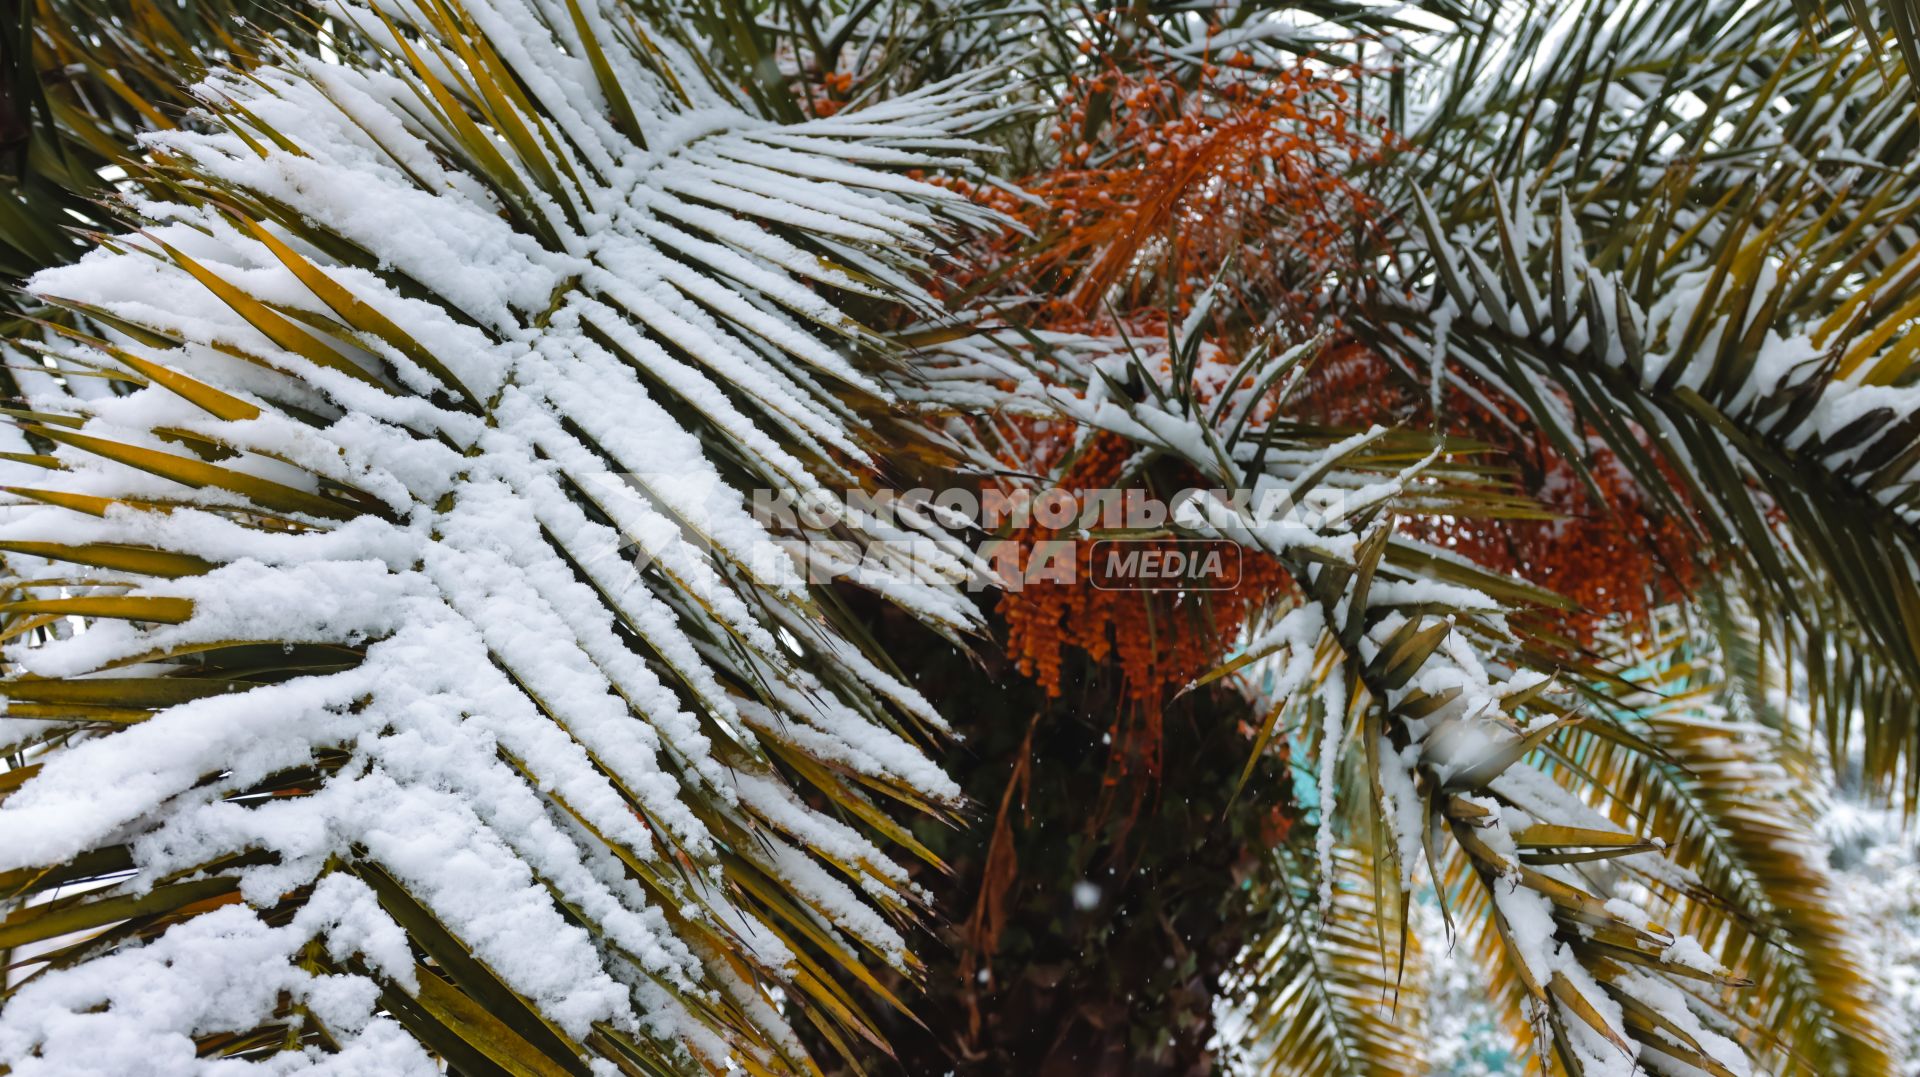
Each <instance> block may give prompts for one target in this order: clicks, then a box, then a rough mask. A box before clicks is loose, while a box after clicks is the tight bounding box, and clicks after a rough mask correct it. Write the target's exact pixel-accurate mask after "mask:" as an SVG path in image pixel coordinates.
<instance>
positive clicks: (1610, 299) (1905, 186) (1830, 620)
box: [1369, 3, 1920, 788]
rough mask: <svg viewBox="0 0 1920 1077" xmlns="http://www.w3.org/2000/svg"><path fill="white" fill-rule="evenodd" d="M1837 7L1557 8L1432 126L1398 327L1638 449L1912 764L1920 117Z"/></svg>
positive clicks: (1566, 423)
mask: <svg viewBox="0 0 1920 1077" xmlns="http://www.w3.org/2000/svg"><path fill="white" fill-rule="evenodd" d="M1830 14H1831V16H1832V20H1833V21H1832V25H1831V26H1830V27H1829V28H1827V29H1824V30H1822V31H1821V32H1820V33H1819V34H1817V35H1816V34H1815V33H1814V32H1813V31H1810V30H1808V29H1806V28H1805V27H1804V26H1803V25H1802V24H1801V21H1800V19H1799V16H1798V14H1797V13H1796V12H1794V11H1793V10H1792V8H1791V6H1790V5H1786V4H1780V5H1762V6H1759V7H1747V8H1741V9H1738V10H1737V11H1736V10H1735V9H1731V8H1720V7H1714V6H1711V5H1682V6H1681V7H1678V8H1676V7H1673V6H1671V5H1650V4H1636V3H1624V4H1610V5H1598V6H1595V5H1587V6H1568V7H1564V8H1560V9H1556V13H1555V14H1553V15H1552V16H1551V17H1548V18H1545V19H1541V20H1537V21H1538V26H1537V28H1536V33H1537V35H1538V37H1537V39H1526V40H1521V41H1518V42H1515V43H1514V44H1512V46H1511V47H1510V48H1507V49H1505V50H1504V51H1503V53H1502V58H1501V59H1500V60H1499V62H1498V63H1495V64H1494V70H1496V71H1498V72H1500V73H1501V74H1500V75H1498V76H1496V77H1491V78H1487V79H1485V80H1484V88H1483V89H1479V90H1473V91H1469V90H1468V89H1467V88H1465V86H1464V84H1462V85H1461V86H1460V87H1457V88H1456V90H1455V91H1452V92H1449V93H1448V94H1447V95H1446V96H1445V97H1444V98H1443V102H1444V104H1443V106H1442V107H1441V108H1439V109H1438V110H1437V111H1436V113H1435V114H1434V115H1433V116H1432V117H1431V118H1429V119H1428V120H1427V121H1426V122H1425V124H1424V125H1423V126H1420V127H1418V128H1417V132H1416V140H1417V142H1418V143H1419V144H1420V145H1421V146H1422V147H1423V149H1425V150H1427V151H1428V152H1427V153H1426V154H1424V155H1423V156H1422V157H1421V158H1420V159H1419V163H1417V164H1416V168H1417V169H1420V170H1421V172H1420V174H1419V175H1418V177H1417V179H1416V180H1415V183H1414V185H1415V186H1416V187H1417V188H1419V189H1418V190H1410V191H1409V192H1408V194H1407V196H1406V200H1405V203H1404V205H1405V210H1404V214H1403V216H1402V221H1403V225H1404V228H1405V230H1406V233H1407V238H1408V239H1409V243H1408V244H1407V246H1406V247H1405V248H1404V249H1403V254H1402V256H1401V257H1400V260H1399V261H1397V262H1396V263H1395V264H1394V269H1393V271H1392V272H1391V273H1390V274H1389V275H1390V276H1391V277H1392V278H1393V282H1392V283H1390V284H1388V285H1387V286H1385V287H1383V288H1382V289H1381V290H1380V292H1379V294H1378V302H1376V303H1374V304H1372V308H1371V314H1370V318H1369V322H1370V326H1371V329H1370V338H1371V339H1372V340H1373V341H1374V342H1375V343H1376V344H1377V345H1379V346H1380V347H1382V348H1383V349H1385V350H1387V351H1389V352H1390V353H1392V354H1394V355H1396V356H1398V357H1399V360H1400V362H1401V365H1402V367H1403V369H1405V370H1406V372H1407V373H1408V375H1409V376H1410V377H1412V378H1415V379H1425V378H1427V377H1429V376H1430V375H1431V374H1433V373H1442V374H1443V375H1444V376H1445V377H1446V378H1448V379H1449V380H1451V381H1454V382H1456V383H1458V384H1461V385H1465V386H1469V387H1472V388H1474V389H1475V390H1476V391H1480V390H1485V389H1489V388H1491V389H1492V390H1494V391H1496V392H1497V393H1499V394H1501V395H1504V396H1505V397H1506V398H1508V399H1510V400H1512V401H1515V402H1517V403H1520V404H1522V405H1524V407H1525V408H1526V409H1527V412H1528V413H1529V414H1530V415H1531V416H1532V418H1533V419H1534V420H1535V421H1536V422H1537V423H1538V424H1539V425H1540V426H1541V427H1542V429H1543V430H1544V431H1545V432H1546V434H1547V435H1548V437H1549V438H1550V440H1551V442H1552V444H1553V445H1554V447H1555V448H1556V449H1557V450H1558V451H1559V453H1560V454H1561V455H1562V456H1564V457H1565V458H1566V459H1568V460H1569V461H1570V462H1572V463H1573V464H1574V465H1575V466H1576V467H1578V468H1584V466H1585V464H1586V461H1587V458H1588V454H1587V450H1586V446H1588V445H1589V444H1591V443H1598V444H1603V445H1605V446H1606V447H1607V448H1608V449H1610V450H1612V452H1613V453H1614V454H1616V455H1617V457H1618V458H1619V460H1620V461H1621V462H1622V465H1623V466H1624V467H1625V468H1626V469H1627V470H1628V471H1629V472H1630V473H1631V475H1632V476H1633V478H1634V479H1635V480H1636V481H1637V483H1638V484H1639V485H1640V486H1641V487H1642V488H1643V489H1644V490H1646V491H1647V492H1648V493H1649V494H1650V495H1651V496H1652V497H1653V498H1654V499H1655V503H1656V506H1657V509H1658V511H1660V512H1662V513H1666V514H1671V515H1675V516H1678V517H1680V518H1682V519H1685V520H1687V521H1689V522H1690V523H1691V525H1692V526H1694V527H1695V528H1697V530H1698V532H1699V534H1700V535H1701V537H1702V539H1703V540H1704V545H1705V547H1706V549H1707V550H1709V551H1710V555H1711V556H1712V557H1714V558H1719V559H1721V560H1723V561H1724V563H1725V564H1726V565H1727V566H1729V567H1732V568H1734V569H1736V570H1737V571H1736V572H1734V573H1722V574H1721V576H1722V578H1724V579H1727V580H1728V581H1729V582H1733V581H1737V582H1739V584H1740V589H1741V592H1742V594H1743V595H1744V596H1745V598H1746V600H1747V601H1748V602H1750V603H1751V604H1753V605H1754V607H1755V608H1756V610H1757V611H1761V612H1763V613H1765V612H1766V611H1779V612H1781V613H1783V614H1785V615H1787V616H1789V617H1791V618H1793V619H1794V621H1795V623H1796V624H1797V626H1798V630H1799V631H1798V636H1799V638H1801V639H1802V640H1803V641H1805V642H1804V644H1803V646H1804V648H1805V654H1806V655H1807V657H1806V662H1805V664H1806V666H1807V668H1808V670H1809V673H1810V675H1812V676H1814V677H1815V678H1817V679H1818V682H1819V683H1817V684H1815V685H1814V686H1812V691H1811V695H1812V697H1813V698H1814V699H1815V700H1816V701H1818V702H1820V703H1822V704H1823V708H1824V709H1825V713H1823V714H1821V715H1819V716H1818V717H1820V718H1821V719H1822V721H1823V724H1824V725H1825V726H1826V727H1827V728H1829V729H1833V730H1838V729H1839V727H1840V726H1841V725H1843V724H1844V723H1845V721H1846V717H1845V715H1846V711H1847V709H1848V705H1849V704H1852V703H1869V704H1871V705H1874V712H1875V714H1874V717H1875V720H1874V721H1873V722H1871V723H1869V726H1868V739H1869V750H1868V757H1869V760H1870V765H1869V769H1870V771H1871V774H1872V777H1873V778H1874V779H1875V780H1876V781H1877V782H1878V783H1879V784H1880V786H1881V787H1882V788H1885V787H1887V786H1888V785H1889V784H1890V783H1891V782H1892V781H1893V780H1894V779H1895V777H1896V776H1897V775H1899V774H1901V773H1902V772H1903V771H1911V769H1912V768H1911V767H1910V766H1906V765H1904V763H1903V761H1906V760H1910V759H1911V758H1912V757H1913V753H1914V750H1915V747H1916V745H1920V727H1916V726H1915V724H1914V723H1913V721H1912V715H1913V713H1914V710H1913V708H1912V707H1910V706H1906V705H1905V703H1906V701H1909V700H1911V699H1913V698H1914V696H1915V692H1916V689H1920V619H1916V611H1920V591H1916V590H1915V584H1914V579H1915V574H1914V572H1913V566H1914V565H1915V564H1916V557H1920V553H1916V551H1920V526H1917V525H1916V521H1917V520H1920V501H1916V500H1915V498H1916V497H1917V496H1920V494H1917V493H1916V487H1915V479H1916V473H1915V469H1916V466H1920V454H1916V451H1915V449H1914V445H1915V441H1916V435H1920V418H1916V411H1915V407H1914V405H1915V400H1914V396H1913V394H1914V392H1915V391H1916V390H1915V389H1914V388H1913V387H1912V385H1911V383H1912V381H1913V379H1914V372H1915V370H1916V369H1920V368H1916V367H1915V365H1914V355H1913V353H1914V348H1913V343H1912V341H1911V339H1909V337H1908V335H1907V334H1905V332H1904V329H1903V327H1904V326H1905V325H1906V323H1907V321H1908V320H1909V319H1910V318H1911V317H1912V311H1913V310H1914V304H1915V302H1916V296H1920V292H1916V291H1915V289H1916V288H1917V287H1920V275H1916V274H1915V273H1914V272H1913V271H1912V264H1913V262H1912V259H1913V255H1914V248H1913V245H1912V242H1911V237H1912V234H1913V233H1912V228H1911V225H1912V222H1913V213H1914V212H1915V207H1916V206H1920V190H1916V189H1915V188H1914V187H1913V186H1912V182H1911V175H1912V174H1911V170H1910V169H1908V168H1906V167H1905V165H1904V163H1903V162H1904V161H1905V160H1906V158H1907V156H1908V155H1909V153H1910V148H1911V146H1912V145H1914V144H1915V142H1916V139H1920V127H1916V126H1915V122H1914V118H1913V114H1912V108H1911V104H1912V102H1911V99H1910V95H1909V88H1908V87H1907V85H1906V84H1905V81H1904V79H1903V77H1902V72H1901V71H1900V70H1899V65H1898V63H1897V62H1896V61H1894V60H1892V59H1891V58H1889V57H1884V56H1883V57H1882V58H1881V60H1880V61H1879V62H1877V63H1873V62H1865V60H1866V57H1865V52H1866V49H1867V45H1866V44H1865V43H1864V41H1862V40H1861V39H1860V38H1859V37H1858V35H1855V36H1852V37H1849V36H1848V34H1849V30H1850V27H1849V24H1848V23H1847V22H1846V18H1847V14H1846V12H1844V11H1840V10H1837V9H1836V10H1835V11H1834V12H1832V13H1830ZM1562 24H1564V25H1565V27H1566V28H1567V32H1565V33H1557V32H1556V33H1555V34H1553V35H1549V34H1548V30H1547V27H1550V26H1559V25H1562ZM1528 25H1530V26H1533V25H1535V24H1534V23H1532V22H1530V23H1529V24H1528ZM1549 37H1550V38H1551V43H1547V42H1548V39H1549ZM1490 62H1491V61H1490ZM1522 126H1524V127H1526V128H1528V129H1529V132H1530V133H1529V134H1528V135H1527V136H1526V137H1522V138H1513V137H1509V135H1508V133H1509V132H1513V131H1517V130H1519V129H1520V127H1522ZM1656 149H1657V150H1658V152H1657V153H1656V152H1654V151H1655V150H1656ZM1402 284H1406V285H1409V286H1412V287H1413V288H1414V289H1415V290H1416V291H1417V292H1418V293H1419V297H1417V298H1416V299H1415V300H1414V301H1413V302H1412V303H1411V304H1409V303H1407V302H1405V301H1404V300H1402V299H1400V298H1398V295H1399V293H1398V292H1397V291H1396V289H1397V288H1399V287H1400V286H1401V285H1402ZM1582 474H1584V471H1583V472H1582ZM1820 591H1827V592H1830V593H1831V594H1833V595H1834V596H1835V597H1836V599H1837V601H1835V602H1833V603H1831V604H1828V603H1823V602H1818V601H1815V600H1812V599H1810V598H1809V597H1808V595H1809V594H1811V593H1817V592H1820ZM1832 614H1837V615H1838V617H1837V620H1836V618H1834V617H1830V616H1827V615H1832ZM1816 626H1817V627H1816ZM1815 632H1817V633H1819V634H1820V635H1821V637H1822V639H1821V641H1820V642H1819V643H1814V642H1812V638H1811V635H1810V634H1811V633H1815ZM1830 634H1832V638H1834V639H1837V640H1839V641H1843V643H1844V645H1843V647H1842V648H1841V653H1840V654H1839V655H1838V656H1836V657H1835V659H1834V660H1833V663H1831V664H1830V663H1829V662H1827V661H1824V660H1823V659H1825V657H1826V656H1824V655H1818V656H1816V655H1814V654H1813V653H1812V652H1814V651H1817V650H1821V649H1823V648H1824V647H1825V644H1826V639H1827V637H1828V636H1829V635H1830ZM1836 666H1837V669H1836V668H1835V667H1836ZM1830 671H1831V672H1843V673H1844V674H1846V676H1845V677H1844V678H1841V679H1835V678H1833V677H1832V676H1830V675H1829V674H1830ZM1856 675H1857V676H1861V677H1864V679H1865V681H1866V683H1867V684H1869V685H1870V686H1871V688H1870V690H1869V691H1868V692H1866V693H1859V692H1857V691H1856V692H1852V693H1849V689H1848V688H1847V684H1848V682H1849V681H1850V680H1851V681H1852V683H1854V684H1856V685H1857V684H1858V683H1859V681H1858V680H1853V678H1854V677H1855V676H1856ZM1881 703H1884V704H1885V706H1884V708H1882V707H1881V706H1879V704H1881Z"/></svg>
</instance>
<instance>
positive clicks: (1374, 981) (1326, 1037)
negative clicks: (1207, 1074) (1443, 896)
mask: <svg viewBox="0 0 1920 1077" xmlns="http://www.w3.org/2000/svg"><path fill="white" fill-rule="evenodd" d="M1269 855H1270V856H1272V857H1273V859H1274V867H1275V871H1274V873H1273V880H1272V882H1271V884H1270V886H1269V888H1267V889H1263V890H1261V891H1260V892H1258V893H1256V894H1254V895H1253V900H1254V902H1255V903H1256V905H1258V906H1260V907H1263V908H1270V909H1271V910H1272V916H1273V920H1272V924H1271V926H1270V927H1269V928H1268V930H1267V931H1265V932H1264V933H1263V934H1261V935H1259V936H1257V937H1256V938H1254V939H1252V940H1250V941H1249V942H1248V944H1247V952H1246V954H1245V955H1244V957H1243V958H1242V964H1241V967H1239V968H1237V969H1236V970H1235V971H1234V972H1233V973H1232V974H1231V977H1230V979H1229V982H1228V985H1227V991H1228V993H1229V997H1231V998H1234V999H1236V1004H1237V1005H1238V1006H1241V1007H1244V1009H1238V1010H1236V1012H1235V1013H1234V1018H1233V1024H1232V1025H1231V1026H1230V1027H1229V1029H1228V1030H1227V1032H1226V1034H1225V1037H1224V1038H1226V1039H1227V1040H1228V1041H1229V1042H1231V1043H1235V1044H1238V1045H1241V1046H1239V1048H1238V1051H1237V1054H1238V1057H1237V1058H1236V1060H1235V1061H1236V1064H1237V1066H1238V1067H1239V1071H1240V1072H1252V1073H1275V1074H1280V1073H1285V1074H1295V1075H1297V1077H1381V1075H1387V1074H1418V1073H1424V1072H1427V1068H1426V1066H1425V1056H1426V1051H1425V1044H1424V1043H1423V1037H1422V1036H1421V1028H1422V1026H1423V1019H1424V1016H1425V1015H1424V1014H1423V1013H1422V1009H1423V1000H1422V998H1421V996H1420V990H1419V984H1420V972H1421V968H1420V955H1419V953H1418V951H1417V948H1416V946H1417V944H1415V943H1414V941H1413V940H1412V938H1411V937H1409V938H1408V939H1407V940H1406V945H1407V946H1408V948H1409V952H1408V953H1406V954H1404V955H1403V954H1402V953H1400V947H1401V945H1402V939H1401V936H1400V933H1399V932H1400V928H1399V925H1398V924H1397V923H1393V922H1391V921H1389V920H1387V919H1384V918H1382V917H1381V915H1380V913H1381V909H1380V907H1379V906H1378V905H1377V904H1376V903H1375V901H1374V887H1373V879H1372V871H1373V860H1374V858H1373V855H1372V854H1371V853H1370V852H1367V851H1365V850H1359V849H1352V848H1344V847H1343V848H1338V849H1336V850H1335V852H1334V855H1333V865H1334V878H1333V880H1332V887H1331V891H1332V895H1333V900H1332V902H1331V903H1330V904H1328V905H1322V904H1321V903H1320V901H1319V898H1318V897H1317V896H1316V895H1317V894H1318V893H1319V889H1320V885H1319V881H1318V878H1317V876H1318V871H1319V869H1318V868H1317V867H1316V866H1315V863H1314V854H1313V849H1312V845H1311V843H1306V844H1305V846H1304V847H1303V848H1295V847H1293V846H1292V845H1281V846H1279V847H1277V848H1275V849H1274V850H1272V852H1271V853H1270V854H1269Z"/></svg>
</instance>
